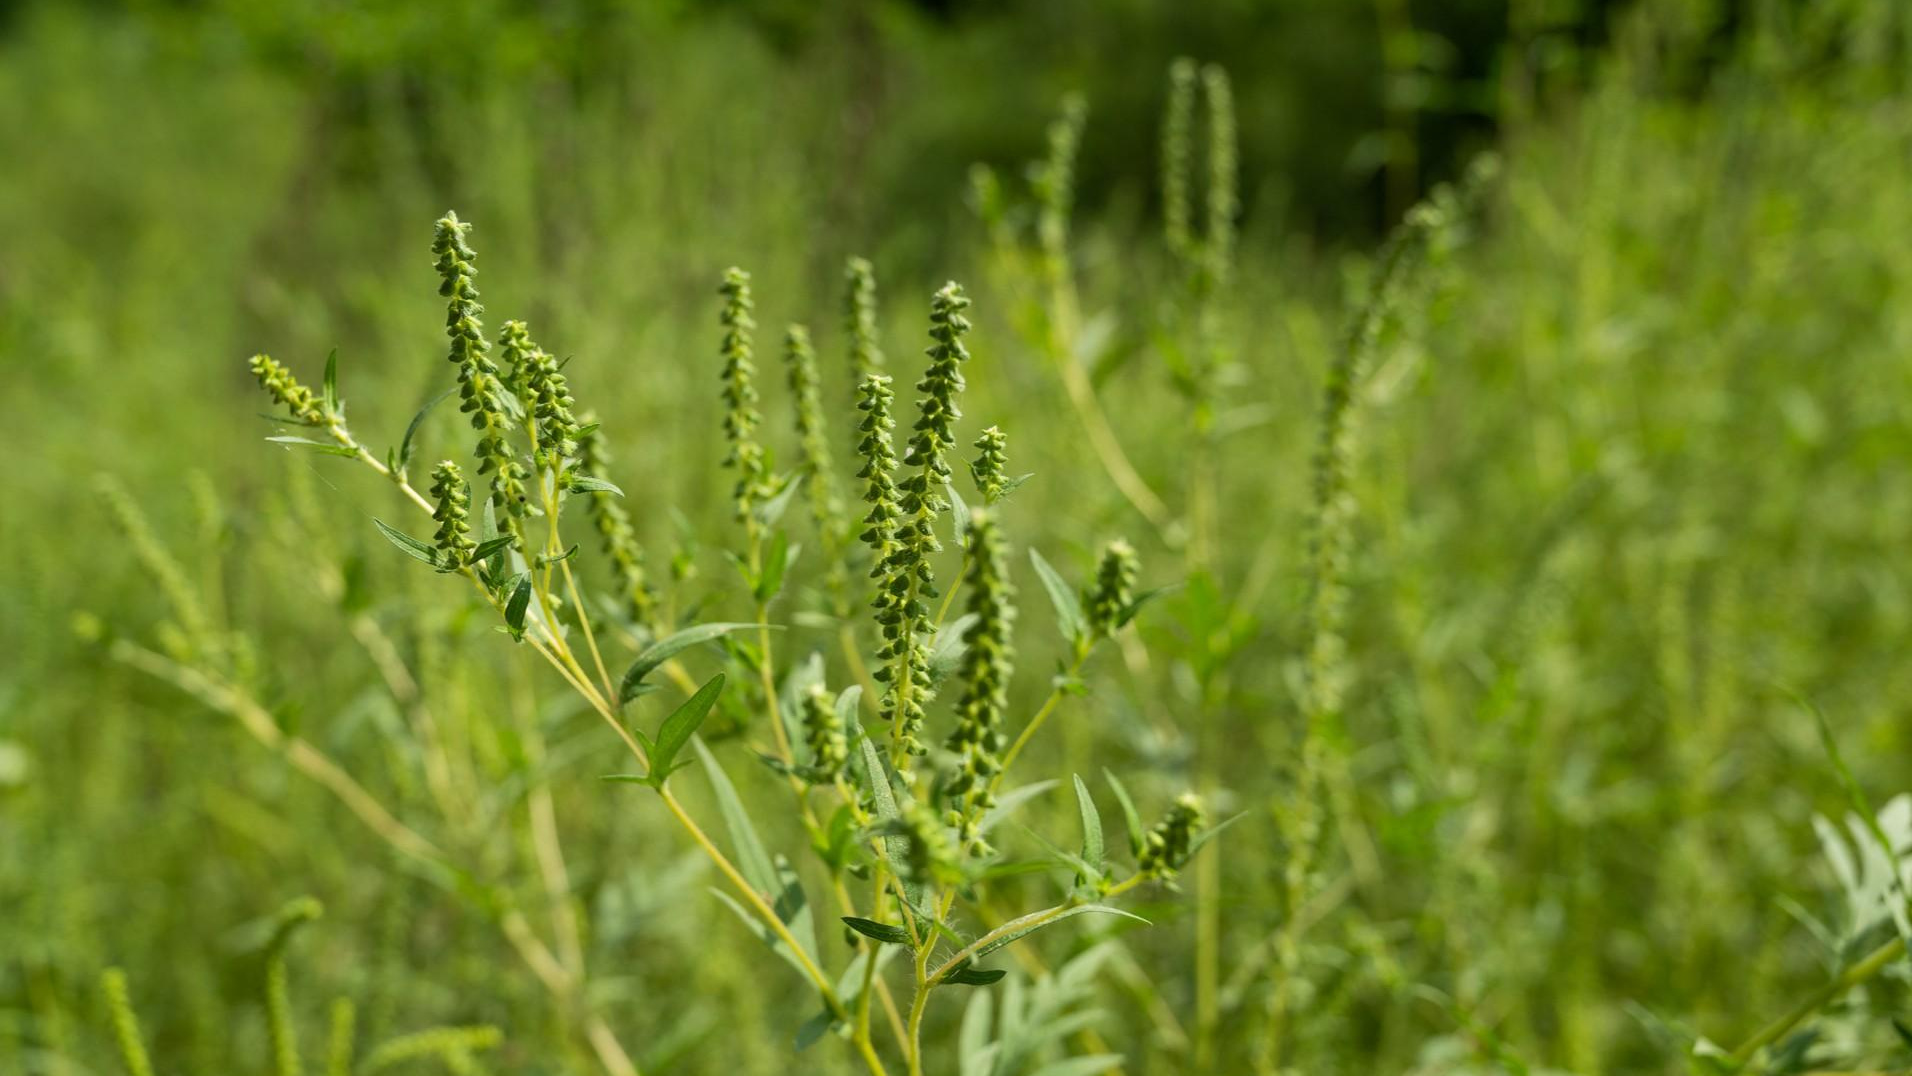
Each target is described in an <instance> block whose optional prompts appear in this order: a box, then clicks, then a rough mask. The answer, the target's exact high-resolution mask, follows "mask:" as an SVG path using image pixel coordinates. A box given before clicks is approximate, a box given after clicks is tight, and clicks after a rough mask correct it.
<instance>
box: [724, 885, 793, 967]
mask: <svg viewBox="0 0 1912 1076" xmlns="http://www.w3.org/2000/svg"><path fill="white" fill-rule="evenodd" d="M710 892H711V894H712V895H713V896H715V897H716V898H717V899H718V900H721V901H723V902H724V907H726V908H729V909H730V910H731V911H732V912H734V913H736V915H737V918H739V919H741V920H743V921H744V926H746V927H748V928H750V932H751V933H752V934H755V935H756V936H757V940H758V941H761V942H763V943H764V944H765V945H768V946H769V947H770V951H771V952H773V953H776V954H777V955H778V956H780V957H782V958H783V961H784V963H786V964H788V965H790V966H791V967H793V968H795V969H796V970H797V974H798V975H801V976H803V977H804V979H805V980H806V981H807V980H809V978H810V969H808V968H806V967H804V966H803V961H802V960H801V959H799V958H798V956H797V954H796V953H795V952H794V951H792V950H791V948H790V946H788V945H786V944H784V940H783V939H782V938H779V937H777V935H776V933H775V932H773V931H772V930H771V929H770V927H769V926H768V925H767V924H765V923H764V921H763V920H762V919H761V918H759V917H758V916H757V914H756V913H755V912H752V911H750V910H749V909H748V908H745V907H744V906H743V905H741V904H739V903H737V900H736V898H735V897H732V896H731V895H730V894H729V893H726V892H724V891H723V890H721V889H712V890H711V891H710Z"/></svg>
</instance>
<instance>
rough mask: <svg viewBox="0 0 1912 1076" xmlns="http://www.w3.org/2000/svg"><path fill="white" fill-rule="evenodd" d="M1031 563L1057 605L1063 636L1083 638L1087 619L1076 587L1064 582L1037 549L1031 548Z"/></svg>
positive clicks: (1057, 619)
mask: <svg viewBox="0 0 1912 1076" xmlns="http://www.w3.org/2000/svg"><path fill="white" fill-rule="evenodd" d="M1029 563H1031V564H1033V565H1035V567H1036V575H1037V576H1039V577H1041V579H1042V589H1043V590H1045V591H1047V592H1048V594H1049V604H1051V605H1053V606H1055V610H1056V626H1057V627H1058V628H1060V629H1062V637H1063V638H1064V639H1067V640H1068V641H1070V642H1072V643H1073V642H1075V641H1076V640H1077V639H1080V638H1082V635H1083V633H1084V631H1086V630H1087V629H1086V628H1085V627H1084V625H1085V623H1086V622H1085V621H1084V620H1083V617H1082V602H1081V600H1080V599H1079V598H1077V597H1076V592H1075V588H1073V587H1071V586H1070V585H1069V584H1068V583H1066V582H1064V581H1063V579H1062V576H1061V575H1060V574H1058V573H1057V572H1056V570H1055V569H1054V568H1053V567H1051V566H1050V565H1049V562H1048V561H1046V560H1044V559H1043V558H1042V554H1041V553H1039V552H1037V551H1036V550H1035V549H1033V548H1032V549H1030V550H1029Z"/></svg>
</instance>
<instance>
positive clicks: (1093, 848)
mask: <svg viewBox="0 0 1912 1076" xmlns="http://www.w3.org/2000/svg"><path fill="white" fill-rule="evenodd" d="M1073 776H1074V779H1075V791H1076V806H1077V807H1079V808H1080V809H1081V811H1082V860H1083V862H1085V863H1087V864H1088V865H1089V866H1090V867H1092V868H1094V869H1095V875H1094V878H1100V877H1102V859H1103V849H1102V814H1101V812H1100V811H1097V810H1096V809H1095V800H1094V799H1093V798H1091V797H1090V796H1089V786H1088V785H1085V784H1083V783H1082V777H1081V775H1080V774H1077V775H1073ZM1094 878H1092V879H1089V880H1091V881H1093V880H1094Z"/></svg>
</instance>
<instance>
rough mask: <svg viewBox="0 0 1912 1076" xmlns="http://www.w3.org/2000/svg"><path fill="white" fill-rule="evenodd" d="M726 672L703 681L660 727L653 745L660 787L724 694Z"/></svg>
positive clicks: (653, 776)
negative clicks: (680, 753) (680, 754)
mask: <svg viewBox="0 0 1912 1076" xmlns="http://www.w3.org/2000/svg"><path fill="white" fill-rule="evenodd" d="M723 690H724V674H723V673H718V674H717V675H716V676H713V677H711V678H710V679H709V680H707V681H705V682H704V686H703V687H700V688H698V689H697V693H696V694H694V695H692V696H691V697H690V698H688V699H685V700H684V702H683V704H682V705H680V706H678V708H677V709H675V710H672V711H671V713H670V716H669V717H666V718H665V719H664V724H663V725H662V726H660V727H659V728H658V730H657V741H656V744H655V746H653V747H652V748H651V780H652V783H654V784H656V785H657V787H659V788H662V787H664V779H665V778H667V777H669V776H670V773H671V764H672V763H673V762H675V761H676V759H677V752H679V751H681V750H683V747H684V744H686V743H688V742H689V741H690V738H691V735H692V734H693V733H695V732H696V731H697V728H698V726H700V725H702V724H703V723H704V718H706V717H708V716H710V708H711V707H712V706H714V705H716V703H717V696H719V695H721V694H723Z"/></svg>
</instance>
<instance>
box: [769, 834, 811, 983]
mask: <svg viewBox="0 0 1912 1076" xmlns="http://www.w3.org/2000/svg"><path fill="white" fill-rule="evenodd" d="M774 866H775V868H776V871H777V884H778V886H779V887H780V888H779V889H778V890H777V899H776V900H775V901H773V902H771V908H772V910H773V911H775V912H776V913H777V918H778V919H781V920H783V924H784V926H785V927H786V928H787V929H788V930H789V931H790V936H791V937H793V938H795V939H797V945H798V946H800V947H801V948H802V949H803V951H804V952H805V953H808V954H809V955H810V958H811V959H812V960H815V959H816V956H817V924H816V916H815V914H814V913H813V912H811V910H810V898H809V897H808V896H807V895H806V894H805V893H804V892H803V879H801V878H799V877H797V869H796V868H795V867H793V866H791V865H790V861H789V860H788V859H785V858H784V857H783V856H782V855H779V856H777V859H776V863H775V864H774Z"/></svg>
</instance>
